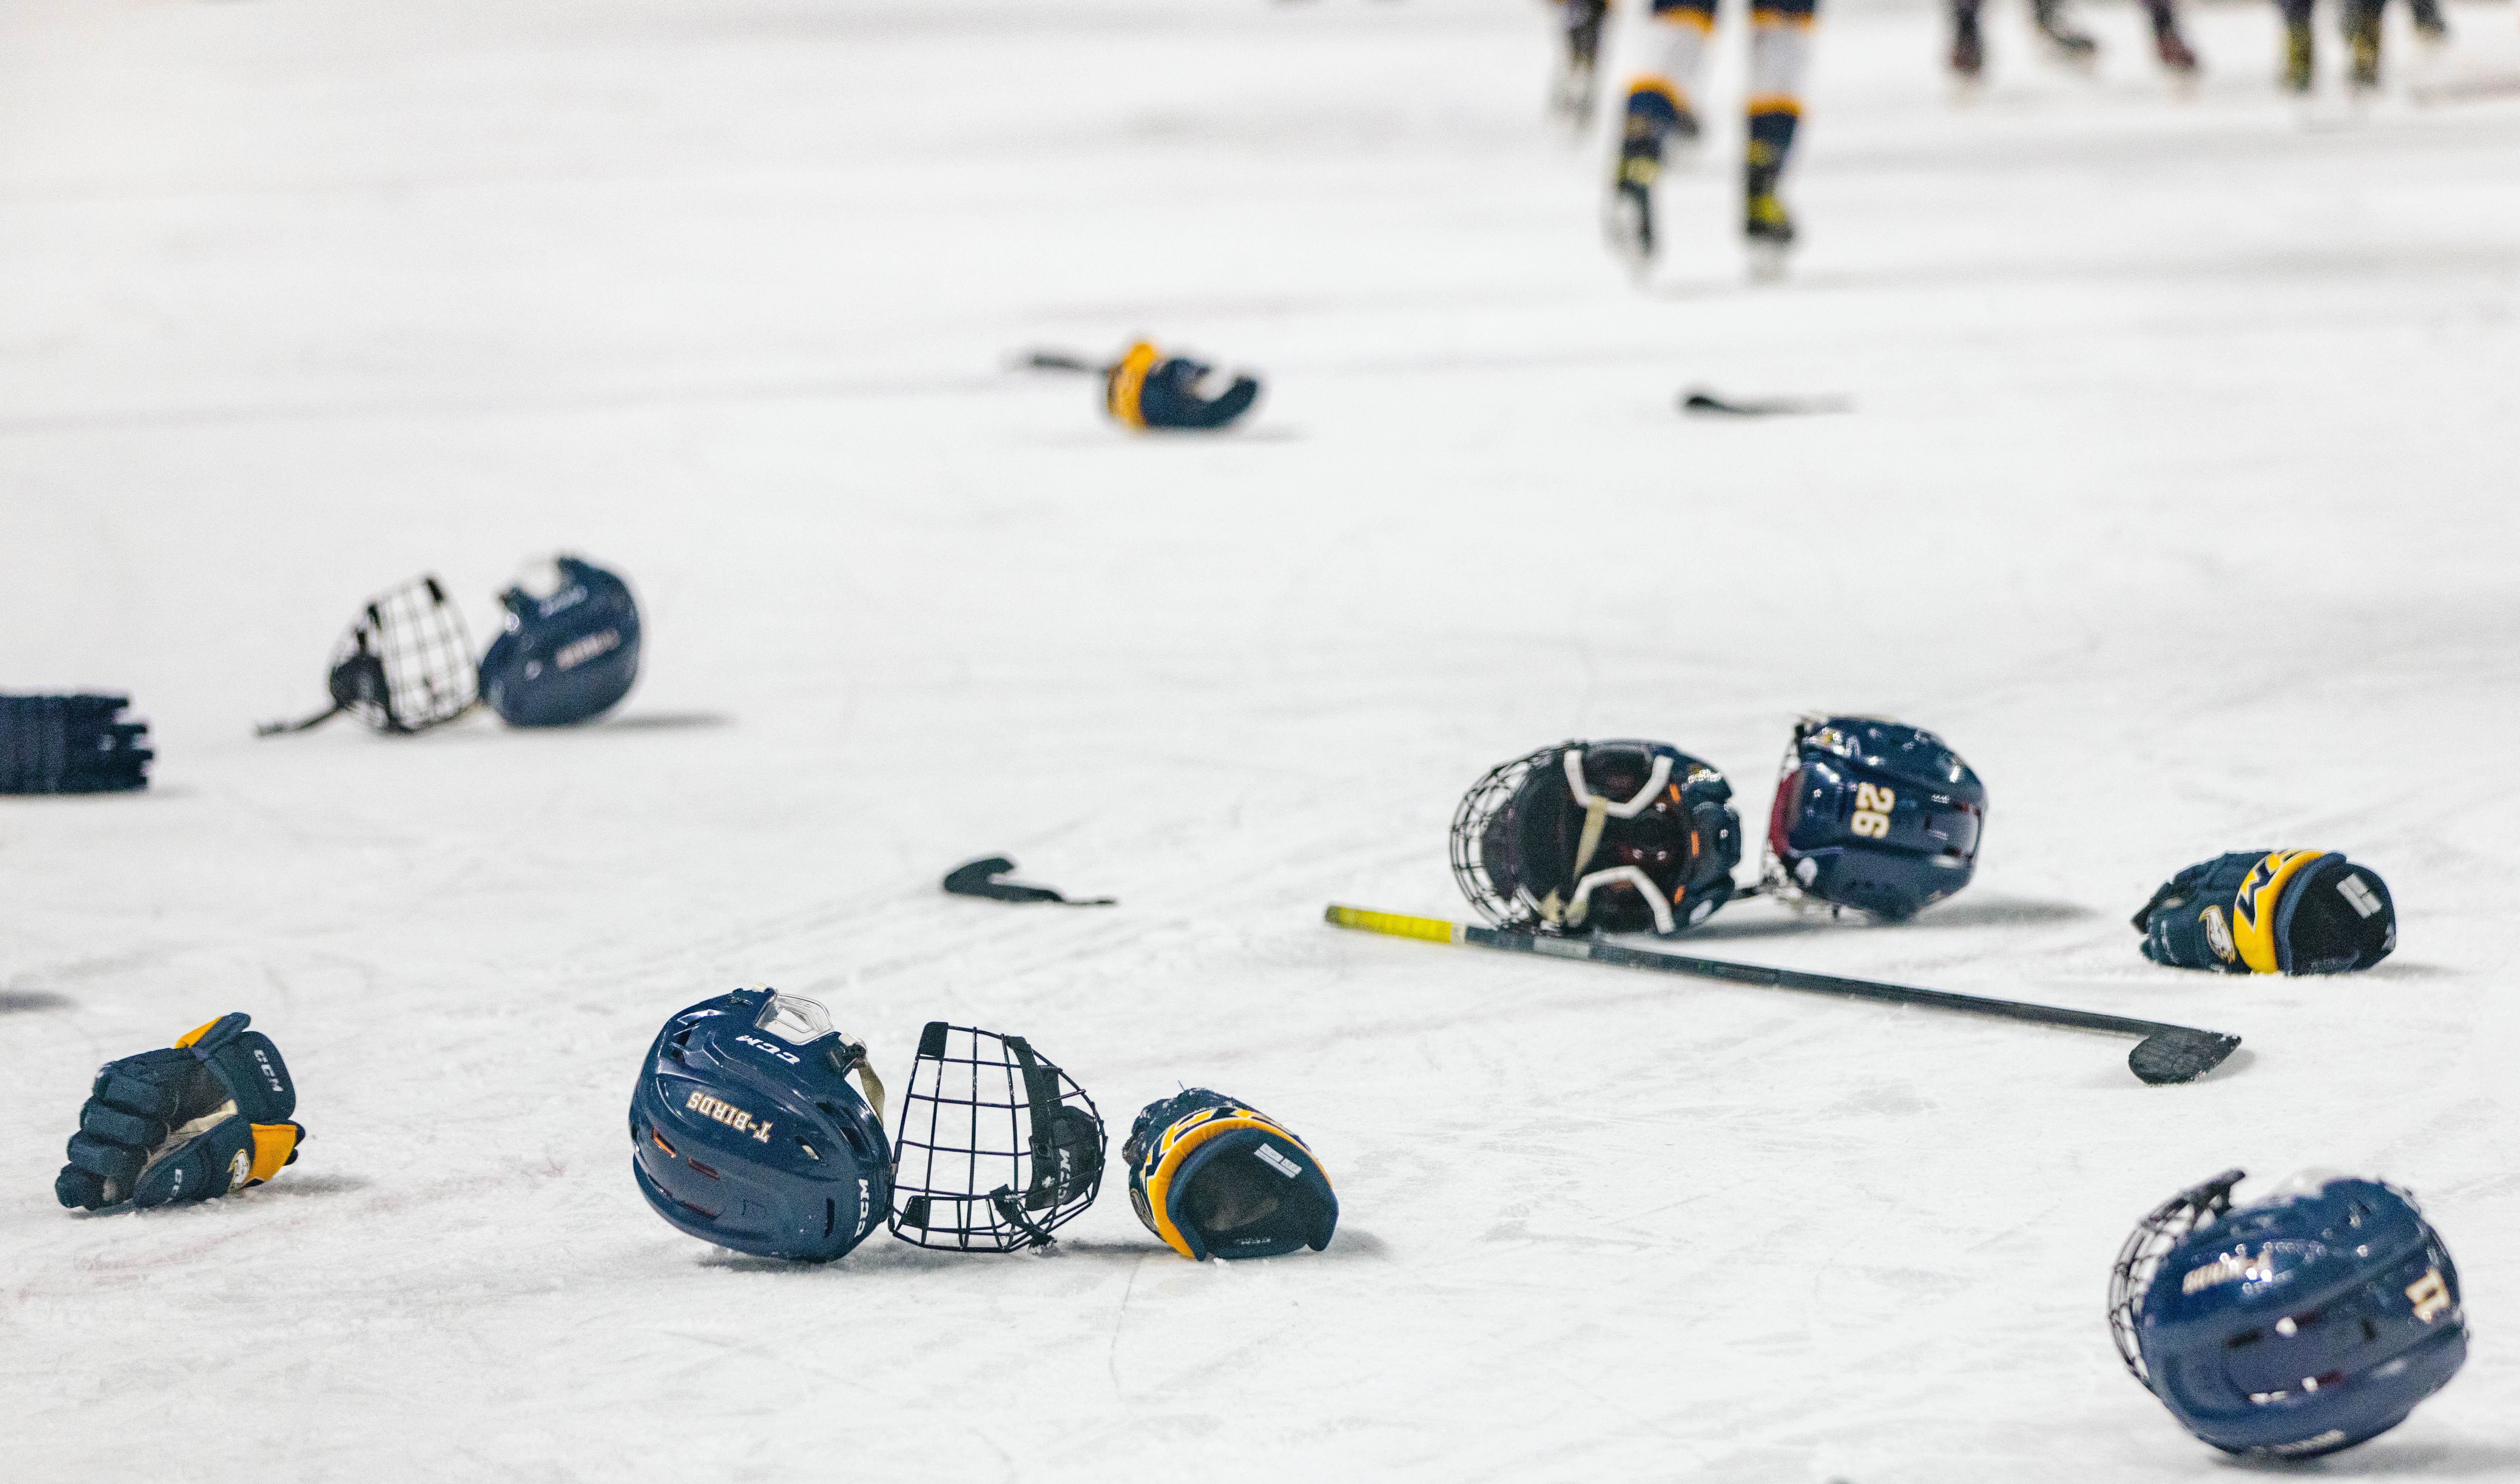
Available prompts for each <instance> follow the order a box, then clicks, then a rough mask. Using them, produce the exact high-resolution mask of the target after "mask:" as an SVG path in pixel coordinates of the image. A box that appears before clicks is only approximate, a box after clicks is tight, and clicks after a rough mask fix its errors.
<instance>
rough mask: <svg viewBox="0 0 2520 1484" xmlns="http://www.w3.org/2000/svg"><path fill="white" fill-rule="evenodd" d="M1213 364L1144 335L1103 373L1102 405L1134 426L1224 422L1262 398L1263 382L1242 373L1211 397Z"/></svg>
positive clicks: (1208, 424) (1113, 414) (1206, 424)
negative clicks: (1165, 348) (1167, 350)
mask: <svg viewBox="0 0 2520 1484" xmlns="http://www.w3.org/2000/svg"><path fill="white" fill-rule="evenodd" d="M1211 369H1212V368H1210V367H1208V366H1206V365H1205V364H1203V363H1201V362H1198V361H1193V360H1192V359H1191V358H1190V357H1188V356H1180V355H1176V356H1167V355H1165V354H1163V353H1162V352H1161V351H1159V350H1157V349H1155V347H1154V346H1152V345H1149V344H1148V343H1147V342H1146V341H1144V340H1140V341H1139V342H1138V343H1137V344H1135V345H1132V346H1130V347H1129V350H1128V353H1127V354H1126V355H1123V356H1121V357H1120V359H1119V361H1118V362H1117V363H1115V364H1114V365H1113V366H1111V368H1110V369H1109V370H1108V371H1106V372H1105V373H1104V374H1103V378H1102V405H1103V407H1104V408H1105V409H1106V410H1107V411H1109V413H1110V414H1111V416H1112V417H1113V418H1115V419H1117V420H1118V421H1119V422H1120V423H1121V424H1122V425H1123V426H1124V427H1135V428H1140V429H1144V428H1148V427H1224V426H1226V425H1227V424H1228V423H1231V422H1233V421H1234V420H1235V419H1237V418H1238V417H1240V416H1242V415H1243V414H1244V413H1246V412H1249V411H1250V410H1251V404H1252V403H1253V402H1256V401H1258V400H1259V399H1260V383H1259V382H1257V381H1254V380H1253V379H1252V378H1250V377H1247V376H1237V377H1236V378H1235V379H1234V382H1233V384H1232V385H1229V386H1227V387H1226V388H1225V389H1224V390H1222V391H1220V392H1218V393H1216V394H1215V395H1214V396H1209V395H1207V394H1206V393H1205V392H1204V391H1202V390H1201V389H1200V382H1203V381H1205V380H1206V378H1207V376H1208V373H1209V371H1210V370H1211Z"/></svg>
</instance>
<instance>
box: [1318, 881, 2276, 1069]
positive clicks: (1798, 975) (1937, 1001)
mask: <svg viewBox="0 0 2520 1484" xmlns="http://www.w3.org/2000/svg"><path fill="white" fill-rule="evenodd" d="M1322 918H1323V921H1325V922H1328V923H1329V924H1330V925H1331V926H1333V927H1353V928H1355V929H1357V930H1358V931H1360V932H1378V933H1383V934H1386V935H1388V936H1391V937H1395V938H1422V939H1424V940H1425V941H1427V942H1429V943H1450V944H1453V945H1455V946H1457V947H1469V948H1493V949H1498V950H1501V951H1503V952H1506V953H1536V954H1543V955H1546V956H1548V957H1550V958H1553V959H1582V960H1585V961H1586V962H1588V963H1593V964H1609V965H1613V966H1616V967H1621V968H1646V969H1652V970H1654V971H1655V972H1658V973H1670V974H1695V975H1698V976H1699V977H1701V978H1707V979H1729V980H1731V981H1732V982H1733V983H1735V984H1764V985H1769V986H1772V987H1774V988H1777V989H1804V990H1811V991H1813V992H1815V993H1819V994H1824V995H1845V996H1847V997H1849V998H1850V999H1857V1000H1880V1001H1883V1002H1886V1003H1888V1004H1891V1005H1922V1006H1927V1007H1929V1008H1931V1009H1934V1010H1956V1011H1959V1012H1963V1013H1965V1014H1972V1015H1994V1016H1997V1017H1999V1018H2002V1019H2005V1020H2027V1021H2029V1022H2031V1023H2032V1024H2034V1025H2062V1026H2068V1027H2071V1028H2073V1029H2075V1030H2096V1031H2108V1032H2111V1033H2113V1034H2116V1035H2121V1036H2140V1037H2142V1038H2143V1039H2142V1040H2140V1041H2138V1042H2137V1043H2136V1047H2135V1050H2134V1051H2131V1052H2129V1053H2127V1066H2128V1067H2129V1069H2131V1070H2132V1071H2134V1073H2135V1074H2136V1076H2138V1078H2141V1079H2142V1080H2143V1081H2145V1082H2149V1083H2151V1084H2153V1085H2154V1086H2156V1087H2158V1086H2161V1085H2163V1084H2167V1083H2175V1082H2193V1081H2195V1080H2196V1079H2197V1078H2199V1077H2202V1076H2204V1075H2205V1074H2206V1073H2207V1072H2210V1071H2212V1070H2213V1069H2214V1068H2216V1067H2218V1066H2220V1065H2222V1064H2223V1061H2224V1058H2225V1057H2229V1056H2230V1055H2231V1053H2232V1052H2233V1051H2235V1050H2236V1049H2238V1047H2239V1045H2240V1038H2239V1037H2237V1036H2227V1035H2225V1034H2223V1033H2222V1032H2221V1031H2211V1030H2197V1029H2195V1028H2194V1027H2192V1026H2186V1025H2165V1024H2163V1023H2161V1022H2160V1021H2158V1020H2136V1019H2130V1018H2129V1017H2127V1016H2125V1015H2103V1014H2100V1013H2098V1012H2094V1011H2088V1010H2062V1009H2059V1008H2057V1007H2055V1006H2051V1005H2025V1004H2023V1003H2022V1002H2020V1001H2018V1000H1989V999H1984V998H1981V997H1980V996H1977V995H1956V994H1952V993H1950V992H1948V991H1945V990H1939V989H1912V988H1910V987H1909V986H1907V985H1905V984H1883V983H1880V982H1878V981H1877V980H1872V979H1841V978H1839V977H1837V976H1836V975H1835V974H1813V973H1805V972H1803V971H1802V970H1800V969H1798V968H1768V967H1762V966H1760V965H1756V964H1728V963H1725V962H1724V961H1723V960H1721V959H1691V958H1686V957H1683V956H1682V955H1680V954H1676V953H1653V952H1650V951H1648V950H1645V949H1641V948H1622V947H1620V946H1619V945H1618V944H1615V943H1604V942H1601V941H1600V940H1598V939H1597V938H1558V937H1542V936H1539V935H1536V934H1533V933H1527V932H1507V931H1503V930H1501V929H1498V928H1494V927H1474V926H1471V925H1470V924H1468V923H1466V922H1445V921H1443V920H1442V919H1440V918H1413V917H1407V916H1404V915H1402V914H1400V913H1396V912H1369V911H1367V910H1366V909H1364V908H1362V907H1338V906H1332V907H1328V908H1326V909H1324V910H1323V913H1322Z"/></svg>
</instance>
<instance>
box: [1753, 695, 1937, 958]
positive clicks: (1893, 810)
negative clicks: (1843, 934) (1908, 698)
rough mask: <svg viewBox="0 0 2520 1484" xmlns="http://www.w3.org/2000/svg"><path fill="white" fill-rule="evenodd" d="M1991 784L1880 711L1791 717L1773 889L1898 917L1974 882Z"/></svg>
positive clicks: (1771, 839)
mask: <svg viewBox="0 0 2520 1484" xmlns="http://www.w3.org/2000/svg"><path fill="white" fill-rule="evenodd" d="M1985 823H1986V786H1985V785H1984V784H1981V783H1979V782H1978V778H1977V775H1976V774H1975V773H1973V772H1971V771H1969V765H1968V764H1967V763H1964V762H1962V761H1960V756H1959V754H1958V753H1957V752H1954V751H1953V750H1952V749H1951V748H1950V747H1949V746H1948V745H1946V744H1945V743H1944V742H1943V740H1942V739H1941V738H1939V737H1936V736H1935V735H1934V734H1933V733H1931V732H1928V731H1925V730H1924V729H1923V728H1921V727H1912V726H1909V725H1907V724H1906V723H1904V722H1896V721H1888V720H1884V719H1882V718H1880V717H1872V716H1806V717H1804V718H1803V719H1802V720H1801V721H1799V722H1797V723H1795V725H1794V737H1793V741H1792V742H1791V743H1790V744H1788V745H1787V746H1786V748H1785V760H1784V766H1783V767H1782V768H1781V769H1780V770H1778V779H1777V798H1776V804H1775V806H1774V807H1773V808H1772V809H1771V810H1770V811H1769V814H1768V844H1767V864H1766V867H1765V869H1764V870H1763V871H1762V873H1761V877H1762V881H1763V884H1764V885H1765V886H1766V887H1767V889H1768V890H1770V891H1772V892H1774V893H1775V894H1776V895H1778V897H1781V898H1783V899H1785V900H1787V901H1803V902H1811V903H1821V904H1825V905H1828V906H1832V907H1848V908H1853V909H1855V910H1857V911H1859V912H1865V913H1869V914H1871V915H1872V916H1874V917H1876V918H1882V919H1885V920H1888V921H1891V922H1897V921H1899V920H1901V919H1904V918H1911V917H1913V916H1915V915H1916V914H1917V913H1918V912H1920V911H1922V910H1923V909H1925V908H1926V907H1929V906H1931V905H1933V904H1934V903H1936V902H1939V901H1941V900H1942V899H1943V898H1945V897H1947V896H1950V895H1951V894H1952V893H1954V892H1956V891H1958V890H1959V889H1960V888H1961V887H1963V886H1965V885H1967V884H1968V882H1969V877H1971V876H1972V875H1974V874H1975V873H1976V871H1977V846H1978V835H1979V832H1980V831H1981V830H1982V829H1983V828H1984V825H1985Z"/></svg>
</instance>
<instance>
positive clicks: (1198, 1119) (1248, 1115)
mask: <svg viewBox="0 0 2520 1484" xmlns="http://www.w3.org/2000/svg"><path fill="white" fill-rule="evenodd" d="M1120 1153H1121V1157H1123V1158H1125V1159H1126V1160H1128V1162H1129V1203H1130V1204H1131V1205H1132V1206H1135V1207H1136V1208H1137V1212H1138V1220H1140V1221H1142V1222H1144V1223H1146V1227H1147V1230H1148V1231H1149V1232H1152V1233H1154V1234H1155V1235H1156V1236H1157V1237H1162V1238H1163V1239H1164V1245H1166V1246H1168V1247H1170V1248H1172V1249H1173V1250H1174V1251H1176V1252H1179V1253H1180V1254H1181V1255H1182V1256H1184V1257H1187V1258H1190V1259H1192V1260H1193V1261H1194V1262H1204V1261H1206V1260H1207V1259H1208V1258H1210V1257H1222V1258H1229V1259H1231V1258H1239V1257H1276V1256H1278V1255H1279V1254H1281V1253H1283V1252H1292V1251H1294V1250H1295V1249H1296V1248H1297V1247H1311V1248H1312V1249H1313V1250H1314V1251H1316V1252H1318V1251H1320V1250H1321V1249H1323V1248H1324V1247H1327V1246H1328V1245H1329V1244H1330V1234H1331V1233H1332V1232H1334V1231H1336V1230H1337V1229H1338V1196H1337V1194H1336V1193H1335V1192H1332V1191H1331V1190H1330V1178H1329V1175H1328V1172H1327V1171H1325V1170H1323V1168H1322V1162H1321V1161H1320V1160H1318V1159H1315V1158H1314V1157H1313V1151H1312V1150H1311V1149H1309V1148H1306V1147H1304V1142H1303V1141H1302V1140H1300V1139H1297V1138H1296V1137H1295V1136H1294V1135H1293V1134H1290V1133H1288V1132H1287V1131H1286V1129H1285V1127H1284V1126H1283V1124H1280V1123H1279V1122H1278V1121H1277V1120H1275V1119H1273V1118H1271V1117H1270V1116H1269V1115H1268V1114H1266V1113H1263V1112H1261V1111H1259V1110H1258V1109H1257V1108H1249V1107H1244V1106H1243V1105H1242V1104H1240V1103H1238V1102H1235V1101H1234V1100H1233V1099H1231V1098H1228V1097H1226V1096H1225V1095H1223V1094H1222V1093H1211V1092H1209V1091H1208V1090H1207V1089H1205V1088H1203V1087H1193V1088H1186V1089H1184V1090H1183V1091H1181V1092H1179V1093H1176V1094H1174V1095H1173V1096H1172V1097H1170V1098H1167V1099H1165V1100H1163V1101H1162V1102H1149V1103H1148V1104H1147V1105H1146V1106H1145V1107H1144V1108H1142V1109H1140V1110H1139V1112H1138V1121H1137V1123H1136V1125H1135V1126H1134V1127H1132V1128H1131V1129H1130V1130H1129V1142H1128V1143H1127V1144H1126V1145H1124V1146H1122V1147H1121V1150H1120Z"/></svg>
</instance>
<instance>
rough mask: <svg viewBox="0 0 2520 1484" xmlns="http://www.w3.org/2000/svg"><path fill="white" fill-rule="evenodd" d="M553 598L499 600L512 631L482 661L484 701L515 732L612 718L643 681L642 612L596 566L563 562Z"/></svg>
mask: <svg viewBox="0 0 2520 1484" xmlns="http://www.w3.org/2000/svg"><path fill="white" fill-rule="evenodd" d="M552 564H553V565H554V566H555V567H557V568H558V569H559V572H560V583H559V585H558V586H557V587H556V588H554V590H553V591H552V592H551V594H550V595H549V596H547V597H537V596H535V595H533V594H531V593H528V592H526V591H525V590H524V589H523V588H522V587H512V588H510V589H508V590H507V591H506V592H504V593H501V594H500V595H499V602H500V604H501V605H502V606H503V607H506V608H507V610H508V623H507V627H506V628H505V629H504V630H502V631H501V633H500V635H499V637H498V638H497V639H495V640H493V641H491V644H490V652H488V653H486V654H484V655H482V656H481V675H480V695H481V698H482V699H483V700H486V701H488V702H489V703H490V709H492V710H494V711H496V712H498V713H499V716H500V719H501V720H503V721H505V722H507V724H508V725H510V726H512V727H564V726H567V725H569V724H570V723H572V722H581V721H585V720H587V719H588V718H590V717H595V716H600V715H602V714H603V713H604V712H606V711H607V710H609V709H610V708H611V707H612V706H613V705H614V704H615V703H616V702H618V701H619V700H620V699H621V697H624V696H627V695H629V694H630V685H631V683H632V682H633V681H635V680H637V679H638V678H639V604H638V600H636V599H634V598H633V597H631V596H630V585H629V584H628V583H626V582H624V581H622V580H621V579H620V578H619V577H618V576H615V575H614V574H613V573H611V572H608V571H606V570H605V569H604V568H602V567H600V566H597V565H596V564H594V563H593V562H585V561H581V560H579V559H578V558H575V557H556V558H554V559H552Z"/></svg>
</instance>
